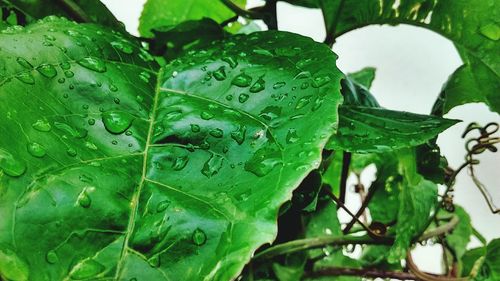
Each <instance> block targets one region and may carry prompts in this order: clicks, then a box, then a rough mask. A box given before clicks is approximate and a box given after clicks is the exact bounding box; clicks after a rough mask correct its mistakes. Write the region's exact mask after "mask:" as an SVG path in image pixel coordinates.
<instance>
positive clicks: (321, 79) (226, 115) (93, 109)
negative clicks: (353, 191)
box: [0, 18, 341, 281]
mask: <svg viewBox="0 0 500 281" xmlns="http://www.w3.org/2000/svg"><path fill="white" fill-rule="evenodd" d="M7 31H8V32H4V33H2V34H0V37H1V38H0V50H1V52H2V53H1V56H0V58H1V62H0V65H1V66H2V68H0V71H1V72H0V98H1V100H2V103H0V112H2V113H1V115H0V117H1V118H0V128H1V132H2V136H9V137H8V138H7V137H2V138H0V168H1V172H0V188H1V189H0V214H1V217H2V218H7V219H2V220H1V221H0V245H1V247H0V272H1V275H4V276H6V277H7V276H11V275H12V274H15V275H16V276H17V277H18V279H19V280H27V279H29V280H34V281H38V280H63V279H70V278H71V279H76V280H83V279H94V280H95V279H99V278H118V279H120V280H130V279H133V280H138V281H141V280H175V279H176V278H177V277H178V276H179V272H182V274H183V278H185V279H186V280H202V279H205V280H228V279H231V278H234V277H236V275H237V274H239V272H240V270H241V269H242V267H243V265H244V264H245V263H246V262H248V260H249V259H250V257H251V255H252V254H253V252H254V251H255V250H256V249H257V248H258V247H259V246H260V245H262V244H264V243H268V242H271V241H272V240H273V239H274V237H275V235H276V217H277V214H278V208H279V207H280V205H281V204H282V203H283V202H285V201H287V200H289V199H290V197H291V194H292V191H293V189H294V188H296V187H297V186H298V184H299V183H300V182H301V181H302V179H303V178H304V177H305V176H306V175H307V174H308V173H309V172H310V171H311V170H313V169H315V168H316V167H317V166H318V165H319V160H320V155H321V151H322V149H323V146H324V144H325V143H326V141H327V140H328V138H329V137H330V135H331V134H332V133H334V128H335V126H336V122H337V121H336V120H337V116H336V114H335V112H336V110H337V106H338V103H339V102H340V100H341V97H340V90H339V86H340V83H339V81H340V78H341V73H340V72H339V71H338V70H337V69H336V68H335V67H332V66H333V65H335V58H336V57H335V55H334V54H333V53H332V52H331V51H330V50H329V48H328V47H326V46H324V45H321V44H318V43H315V42H313V41H312V40H311V39H308V38H305V37H302V36H299V35H293V34H290V33H284V32H262V33H254V34H252V35H250V36H243V35H241V36H235V37H232V38H231V39H228V40H226V41H223V42H218V43H215V44H213V45H212V46H210V47H209V48H207V49H204V50H197V51H193V52H190V53H189V54H187V55H186V56H184V57H181V58H179V59H177V60H174V61H173V62H172V63H171V64H169V65H167V66H165V67H164V68H162V69H161V70H160V71H159V73H158V72H157V66H156V65H154V64H153V62H152V58H151V57H150V56H149V55H148V54H147V53H145V51H144V50H142V49H140V47H139V46H138V45H135V44H134V43H132V42H129V41H127V40H126V39H124V38H123V37H122V36H121V35H118V34H117V33H111V32H108V31H105V30H103V29H101V28H100V27H97V26H94V25H78V24H75V23H73V22H69V21H65V20H58V19H54V18H49V19H46V20H45V21H43V22H41V23H39V24H35V25H32V26H29V27H27V28H26V29H18V28H13V29H8V30H7ZM290 42H293V44H291V43H290ZM311 122H314V124H315V125H314V126H310V124H311ZM13 140H15V141H13ZM13 263H14V264H16V265H17V266H16V267H12V266H10V264H13ZM16 272H17V273H16ZM19 272H20V273H19ZM134 278H135V279H134Z"/></svg>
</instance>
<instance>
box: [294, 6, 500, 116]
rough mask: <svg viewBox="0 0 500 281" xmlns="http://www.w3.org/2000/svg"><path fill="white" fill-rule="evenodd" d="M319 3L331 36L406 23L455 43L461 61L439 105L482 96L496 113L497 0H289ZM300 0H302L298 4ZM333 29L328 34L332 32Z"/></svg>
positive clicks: (499, 74)
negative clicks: (355, 30)
mask: <svg viewBox="0 0 500 281" xmlns="http://www.w3.org/2000/svg"><path fill="white" fill-rule="evenodd" d="M290 2H291V3H294V4H297V5H304V6H309V7H316V8H322V10H323V15H324V18H325V23H326V25H327V30H329V31H330V36H332V37H333V38H336V37H338V36H341V35H342V34H345V33H347V32H349V31H351V30H353V29H356V28H360V27H363V26H367V25H372V24H390V25H397V24H411V25H415V26H419V27H424V28H427V29H430V30H432V31H434V32H437V33H439V34H441V35H443V36H444V37H446V38H448V39H450V40H451V41H453V43H455V45H457V47H458V49H459V51H460V53H461V56H462V59H463V61H464V66H462V67H460V68H459V69H458V70H457V71H456V72H455V74H454V75H453V76H452V78H451V79H450V81H449V82H448V83H447V85H446V87H445V88H444V91H443V93H442V95H441V97H442V98H443V99H444V100H443V101H441V102H440V103H441V104H442V106H441V110H442V111H443V113H446V112H447V111H448V110H450V109H451V108H452V107H454V106H457V105H460V104H464V103H469V102H478V101H481V102H485V103H486V104H487V105H488V106H489V107H490V109H491V110H492V111H496V112H497V113H500V99H499V98H498V90H499V89H500V58H499V56H498V55H493V54H498V53H499V52H500V44H498V40H499V38H500V23H499V22H498V16H499V14H500V5H499V4H498V2H497V1H493V0H485V1H473V0H441V1H436V0H401V1H394V0H382V1H378V0H362V1H342V0H331V1H328V0H322V1H320V0H311V1H300V2H299V1H290ZM304 2H306V4H304ZM332 33H334V34H332Z"/></svg>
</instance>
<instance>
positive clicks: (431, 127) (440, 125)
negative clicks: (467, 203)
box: [326, 106, 458, 153]
mask: <svg viewBox="0 0 500 281" xmlns="http://www.w3.org/2000/svg"><path fill="white" fill-rule="evenodd" d="M339 118H340V119H339V130H338V133H337V134H336V135H335V136H332V138H331V139H330V141H329V142H328V144H327V146H326V147H327V148H328V149H334V150H335V149H341V150H346V151H350V152H355V153H367V152H387V151H392V150H395V149H399V148H404V147H412V146H416V145H419V144H422V143H425V142H426V141H428V140H430V139H432V138H434V137H435V136H437V135H438V134H439V133H440V132H442V131H444V130H445V129H447V128H449V127H450V126H452V125H454V124H456V123H457V122H458V121H457V120H451V119H443V118H440V117H435V116H430V115H420V114H414V113H408V112H400V111H393V110H387V109H382V108H369V107H361V106H341V107H340V108H339Z"/></svg>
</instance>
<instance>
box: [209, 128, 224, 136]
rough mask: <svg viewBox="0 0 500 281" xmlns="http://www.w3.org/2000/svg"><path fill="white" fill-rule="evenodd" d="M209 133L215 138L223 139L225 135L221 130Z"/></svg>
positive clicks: (216, 129)
mask: <svg viewBox="0 0 500 281" xmlns="http://www.w3.org/2000/svg"><path fill="white" fill-rule="evenodd" d="M208 133H209V134H210V135H211V136H212V137H214V138H222V136H223V135H224V131H222V130H221V129H219V128H215V129H212V130H210V131H209V132H208Z"/></svg>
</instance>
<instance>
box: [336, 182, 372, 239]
mask: <svg viewBox="0 0 500 281" xmlns="http://www.w3.org/2000/svg"><path fill="white" fill-rule="evenodd" d="M375 190H376V187H375V186H372V187H370V189H369V190H368V194H367V195H366V197H365V199H364V200H363V203H362V204H361V208H359V210H358V212H357V213H356V215H355V217H356V218H359V217H360V216H361V214H363V213H364V212H365V210H366V208H367V207H368V204H369V203H370V201H371V199H372V198H373V195H375ZM355 223H356V219H355V218H353V219H351V221H350V222H349V223H348V224H347V225H346V226H345V228H344V230H343V231H342V232H343V233H344V234H347V233H349V231H350V230H351V228H352V227H353V226H354V224H355Z"/></svg>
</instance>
